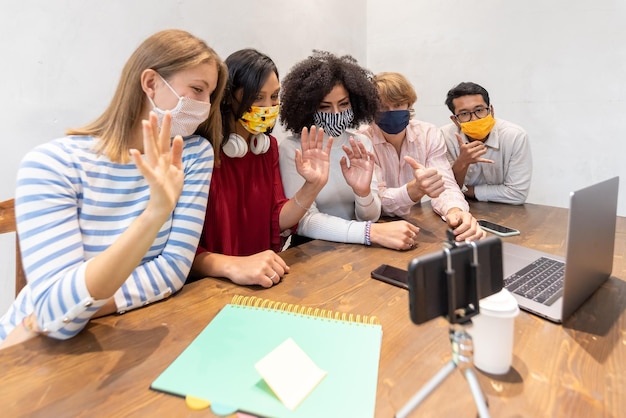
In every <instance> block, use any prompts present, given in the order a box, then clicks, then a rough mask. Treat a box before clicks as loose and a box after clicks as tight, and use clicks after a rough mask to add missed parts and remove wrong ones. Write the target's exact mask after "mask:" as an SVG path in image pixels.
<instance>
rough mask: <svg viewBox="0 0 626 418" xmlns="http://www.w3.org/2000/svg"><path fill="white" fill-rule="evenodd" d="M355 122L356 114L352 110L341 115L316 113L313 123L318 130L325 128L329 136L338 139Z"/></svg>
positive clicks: (347, 110)
mask: <svg viewBox="0 0 626 418" xmlns="http://www.w3.org/2000/svg"><path fill="white" fill-rule="evenodd" d="M353 120H354V112H353V111H352V108H350V109H346V110H344V111H343V112H341V113H330V112H320V111H317V112H315V115H314V116H313V123H315V126H317V127H318V128H323V129H324V132H325V133H326V135H328V136H332V137H335V138H336V137H338V136H339V135H341V134H342V133H343V132H344V131H345V130H346V129H348V128H349V127H350V125H351V124H352V121H353Z"/></svg>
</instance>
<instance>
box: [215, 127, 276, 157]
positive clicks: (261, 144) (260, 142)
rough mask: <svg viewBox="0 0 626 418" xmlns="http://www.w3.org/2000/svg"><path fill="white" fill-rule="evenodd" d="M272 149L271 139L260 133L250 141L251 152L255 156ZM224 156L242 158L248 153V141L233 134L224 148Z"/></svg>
mask: <svg viewBox="0 0 626 418" xmlns="http://www.w3.org/2000/svg"><path fill="white" fill-rule="evenodd" d="M268 149H270V137H269V136H267V135H265V134H264V133H262V132H261V133H258V134H256V135H254V136H253V137H252V140H251V141H250V151H252V152H253V153H254V154H256V155H259V154H265V153H266V152H267V150H268ZM222 150H224V154H226V155H227V156H229V157H230V158H242V157H243V156H244V155H246V154H247V153H248V141H246V140H245V139H244V138H243V137H242V136H241V135H238V134H236V133H234V132H233V133H232V134H230V135H229V136H228V141H226V143H225V144H224V146H223V147H222Z"/></svg>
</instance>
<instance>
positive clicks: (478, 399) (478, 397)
mask: <svg viewBox="0 0 626 418" xmlns="http://www.w3.org/2000/svg"><path fill="white" fill-rule="evenodd" d="M465 378H466V379H467V383H469V386H470V390H471V391H472V395H474V402H475V403H476V408H478V416H479V417H480V418H489V409H488V408H487V400H486V399H485V397H484V395H483V391H482V389H481V388H480V384H479V383H478V378H476V373H474V370H473V369H471V368H467V369H465Z"/></svg>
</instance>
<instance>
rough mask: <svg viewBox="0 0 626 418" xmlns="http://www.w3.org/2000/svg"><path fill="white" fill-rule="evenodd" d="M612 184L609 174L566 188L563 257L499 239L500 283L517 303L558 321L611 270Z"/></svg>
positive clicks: (615, 180) (614, 183)
mask: <svg viewBox="0 0 626 418" xmlns="http://www.w3.org/2000/svg"><path fill="white" fill-rule="evenodd" d="M618 186H619V177H613V178H611V179H609V180H606V181H603V182H600V183H597V184H594V185H593V186H589V187H586V188H584V189H581V190H577V191H575V192H572V193H570V207H569V223H568V228H567V250H566V257H565V260H563V258H562V257H558V256H555V255H552V254H548V253H544V252H541V251H536V250H533V249H530V248H526V247H522V246H520V245H515V244H511V243H507V242H505V243H503V247H502V255H503V268H504V277H505V279H504V285H505V287H506V288H507V289H508V290H509V291H511V293H513V295H514V296H515V298H516V299H517V301H518V303H519V306H520V308H522V309H524V310H527V311H529V312H532V313H534V314H536V315H539V316H542V317H544V318H547V319H549V320H551V321H554V322H557V323H561V322H563V321H565V320H566V319H567V318H568V317H569V316H570V315H571V314H572V313H574V311H575V310H576V309H578V307H579V306H580V305H582V304H583V302H585V300H587V299H588V298H589V296H591V294H592V293H593V292H595V290H596V289H597V288H598V287H600V285H602V283H604V281H605V280H606V279H608V278H609V277H610V276H611V271H612V269H613V249H614V246H615V222H616V216H617V192H618ZM559 274H560V275H561V277H560V278H558V276H559Z"/></svg>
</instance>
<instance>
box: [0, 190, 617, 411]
mask: <svg viewBox="0 0 626 418" xmlns="http://www.w3.org/2000/svg"><path fill="white" fill-rule="evenodd" d="M471 210H472V212H473V214H474V215H475V216H476V217H477V218H485V219H489V220H493V221H496V222H500V223H503V224H505V225H508V226H511V227H514V228H517V229H519V230H520V231H521V235H519V236H516V237H509V238H503V240H505V241H509V242H513V243H517V244H522V245H527V246H529V247H533V248H536V249H539V250H543V251H547V252H551V253H554V254H557V255H564V254H565V235H566V224H567V210H566V209H561V208H554V207H548V206H541V205H533V204H525V205H522V206H509V205H500V204H493V203H489V204H485V203H479V202H472V203H471ZM410 219H411V221H412V222H414V223H415V224H417V225H418V226H420V228H421V231H420V234H419V239H420V241H419V245H418V246H417V248H415V249H413V250H410V251H404V252H400V251H392V250H387V249H383V248H377V247H365V246H361V245H350V244H336V243H330V242H325V241H312V242H310V243H307V244H305V245H302V246H300V247H297V248H292V249H289V250H287V251H285V252H283V253H282V256H283V257H284V259H285V261H286V262H287V263H288V264H289V265H290V266H291V272H290V273H289V274H288V275H287V276H286V278H285V279H284V280H283V281H282V282H281V283H280V284H278V285H277V286H274V287H272V288H270V289H261V288H256V287H241V286H236V285H234V284H232V283H231V282H230V281H227V280H222V279H213V278H207V279H204V280H200V281H197V282H194V283H190V284H188V285H186V286H184V288H183V289H182V290H181V291H180V292H179V293H178V294H176V295H174V296H172V297H171V298H169V299H168V300H165V301H163V302H159V303H156V304H154V305H152V306H148V307H146V308H143V309H139V310H136V311H131V312H128V313H126V314H124V315H112V316H108V317H104V318H99V319H95V320H93V321H91V322H90V323H89V325H88V326H87V327H86V328H85V329H84V330H83V331H82V332H81V333H80V334H79V335H78V336H76V337H74V338H72V339H71V340H67V341H56V340H52V339H49V338H44V337H38V338H36V339H33V340H30V341H27V342H26V343H24V344H21V345H18V346H14V347H11V348H8V349H6V350H0V405H1V407H0V408H2V410H1V411H0V415H1V416H7V417H19V416H28V417H81V416H98V417H100V416H101V417H117V416H123V417H127V416H131V417H153V416H163V417H204V416H206V417H212V416H214V415H213V414H212V413H211V411H210V410H204V411H199V412H198V411H191V410H189V409H188V408H187V407H186V405H185V402H184V400H182V399H181V398H177V397H174V396H170V395H167V394H163V393H158V392H155V391H152V390H150V389H149V386H150V383H151V382H152V381H153V380H154V379H155V378H156V377H157V376H158V375H159V374H160V373H161V372H162V371H163V370H164V369H165V368H166V367H167V366H168V365H169V364H170V363H171V362H172V361H173V360H174V359H175V358H176V357H177V356H178V355H179V354H180V353H181V352H182V351H183V350H184V349H185V348H186V347H187V345H188V344H189V343H190V342H191V341H192V340H193V339H194V338H195V337H196V336H197V335H198V334H199V333H200V331H201V330H202V329H203V328H204V327H205V326H206V325H207V324H208V323H209V322H210V321H211V319H212V318H213V317H214V316H215V315H216V314H217V312H218V311H219V310H220V309H221V308H222V307H223V306H224V305H225V304H226V303H229V302H230V300H231V298H232V296H233V295H236V294H241V295H246V296H250V295H254V296H258V297H262V298H266V299H271V300H280V301H284V302H289V303H294V304H300V305H306V306H311V307H319V308H323V309H331V310H334V311H340V312H349V313H355V314H364V315H376V316H377V317H378V318H379V319H380V322H381V324H382V327H383V341H382V348H381V357H380V364H379V377H378V391H377V399H376V413H375V416H376V417H393V416H394V414H395V413H396V412H397V411H398V409H400V408H401V407H402V406H403V405H404V404H405V403H406V402H407V401H408V400H409V399H410V398H411V396H412V395H413V394H414V393H415V392H416V391H417V390H419V389H420V388H421V387H422V385H423V384H424V383H425V382H426V381H427V380H428V379H430V377H432V376H433V375H434V374H435V373H436V372H437V371H439V369H440V368H441V367H442V366H443V365H444V364H445V363H447V362H448V361H449V360H450V358H451V349H450V343H449V340H448V323H447V322H446V321H445V320H444V319H443V318H437V319H434V320H432V321H430V322H428V323H425V324H422V325H419V326H417V325H414V324H413V323H412V322H411V321H410V317H409V310H408V305H409V304H408V292H407V291H406V290H403V289H399V288H396V287H393V286H390V285H388V284H385V283H382V282H379V281H376V280H372V279H370V271H371V270H373V269H374V268H375V267H377V266H378V265H380V264H382V263H386V264H390V265H394V266H397V267H401V268H406V266H407V264H408V262H409V261H410V260H411V259H412V258H413V257H416V256H418V255H422V254H426V253H429V252H433V251H440V250H441V243H442V241H443V240H444V239H445V228H446V226H445V223H444V222H442V221H441V219H440V218H439V217H438V216H436V215H435V214H434V213H433V212H432V209H431V207H430V205H429V204H428V203H426V204H422V205H417V206H415V208H414V210H413V211H412V213H411V218H410ZM615 242H616V246H615V254H614V265H613V275H612V277H611V278H610V279H609V280H608V281H607V282H606V283H605V284H604V285H602V287H601V288H600V289H599V290H598V291H597V292H596V293H595V294H594V295H593V296H592V297H591V298H590V299H589V300H588V301H587V302H586V303H585V304H584V305H583V306H582V307H581V308H580V309H579V310H578V311H577V312H576V313H575V314H574V315H573V316H572V317H571V318H570V319H569V320H567V321H566V322H565V323H564V324H563V325H556V324H553V323H551V322H548V321H546V320H543V319H540V318H538V317H536V316H533V315H530V314H527V313H525V312H522V313H521V314H520V315H519V316H518V317H517V318H516V321H515V342H514V357H513V367H512V369H511V371H510V372H509V373H508V374H507V375H504V376H489V375H486V374H483V373H481V372H478V380H479V382H480V385H481V387H482V389H483V391H484V393H485V395H486V397H487V399H488V402H489V410H490V413H491V415H492V416H493V417H579V416H580V417H615V418H617V417H620V416H624V411H625V410H626V374H625V373H624V369H625V367H626V314H625V313H624V308H625V307H626V281H625V279H626V261H625V258H626V218H621V217H618V219H617V233H616V237H615ZM321 338H323V336H321ZM346 390H350V388H346ZM476 414H477V411H476V407H475V405H474V401H473V398H472V396H471V393H470V391H469V386H468V385H467V383H466V381H465V380H464V378H463V376H462V374H461V373H459V372H458V371H455V372H453V373H452V374H451V375H450V377H449V378H448V379H447V380H446V381H445V382H443V383H442V384H441V385H440V386H439V388H438V389H437V390H435V391H434V392H433V393H432V395H431V396H429V397H428V398H427V399H426V401H424V403H423V404H422V405H420V406H419V407H418V408H417V409H416V410H415V411H414V412H413V413H412V415H411V416H412V417H475V416H476Z"/></svg>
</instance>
